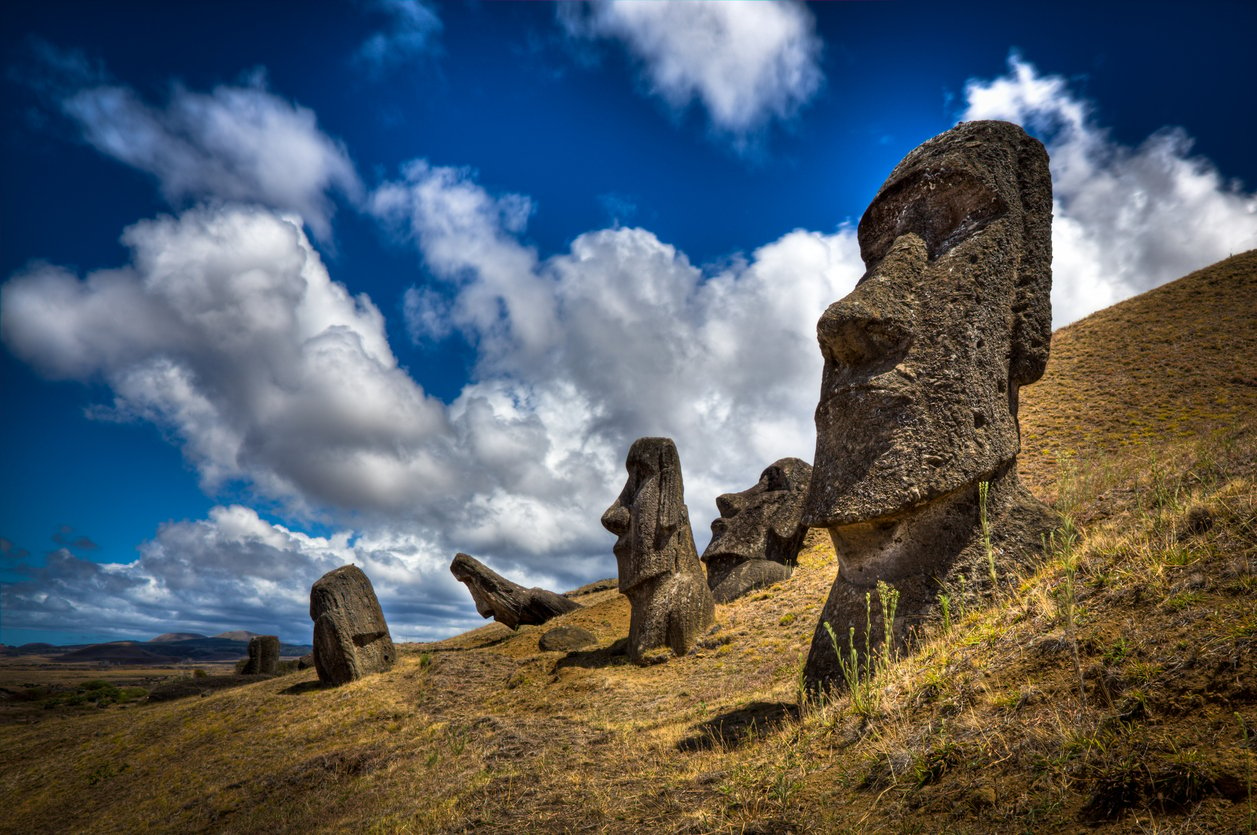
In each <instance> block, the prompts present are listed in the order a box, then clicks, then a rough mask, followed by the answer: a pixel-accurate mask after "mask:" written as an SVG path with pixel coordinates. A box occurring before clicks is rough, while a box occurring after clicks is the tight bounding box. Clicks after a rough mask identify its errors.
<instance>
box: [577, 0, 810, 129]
mask: <svg viewBox="0 0 1257 835" xmlns="http://www.w3.org/2000/svg"><path fill="white" fill-rule="evenodd" d="M560 19H561V20H562V21H563V23H564V25H565V27H566V29H567V31H568V32H569V33H570V34H572V35H575V36H578V37H580V36H583V37H604V38H613V39H616V40H618V41H620V42H622V43H623V44H624V46H625V48H626V49H627V50H628V51H629V52H630V53H631V54H632V55H633V56H634V57H635V58H636V59H637V60H638V61H640V62H641V66H642V71H643V73H644V75H645V77H646V79H647V80H648V82H649V86H650V90H651V92H653V93H655V94H657V95H659V96H660V97H662V98H663V100H664V101H666V102H667V103H668V104H669V105H671V106H672V107H673V108H676V109H683V108H685V107H686V106H688V105H689V104H690V103H691V102H692V101H695V100H697V101H699V102H701V103H702V106H703V107H704V109H706V111H707V114H708V116H709V117H710V119H711V122H712V124H713V125H714V126H715V127H716V128H717V129H719V130H720V131H724V132H727V133H730V134H735V135H740V134H747V133H749V132H753V131H755V130H757V129H759V128H761V127H763V126H764V125H765V124H766V123H767V122H768V121H770V120H771V119H774V118H776V119H784V118H788V117H790V116H791V115H793V114H794V113H795V112H796V111H797V110H798V108H799V107H800V106H801V105H803V104H804V103H806V102H807V101H808V100H809V99H810V98H811V97H812V96H813V95H814V94H815V93H816V91H817V90H818V89H819V88H820V86H821V82H822V80H823V78H824V76H823V74H822V73H821V69H820V53H821V47H822V44H821V40H820V38H819V37H818V36H817V34H816V32H815V21H814V20H813V19H812V15H811V13H810V12H809V11H808V10H807V9H806V8H805V7H804V6H803V4H802V3H796V2H793V1H792V0H790V1H788V2H787V1H786V0H783V1H782V2H757V0H727V2H720V3H693V2H682V1H681V0H676V2H670V1H665V2H650V3H641V2H633V0H599V1H598V2H594V3H591V4H589V5H588V6H587V7H575V6H572V7H569V6H567V5H564V6H562V8H561V9H560Z"/></svg>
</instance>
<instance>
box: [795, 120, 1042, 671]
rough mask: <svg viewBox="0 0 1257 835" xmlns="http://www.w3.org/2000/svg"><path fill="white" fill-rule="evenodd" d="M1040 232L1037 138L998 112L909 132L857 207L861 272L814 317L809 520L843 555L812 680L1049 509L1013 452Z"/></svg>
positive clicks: (1037, 536) (1007, 555)
mask: <svg viewBox="0 0 1257 835" xmlns="http://www.w3.org/2000/svg"><path fill="white" fill-rule="evenodd" d="M1051 234H1052V182H1051V178H1050V176H1049V173H1048V158H1047V153H1046V151H1045V150H1044V148H1043V146H1042V144H1040V143H1039V142H1038V140H1036V139H1033V138H1031V137H1030V136H1028V135H1027V134H1026V133H1025V132H1024V131H1023V130H1022V129H1021V128H1019V127H1017V126H1016V125H1012V124H1009V123H1007V122H990V121H983V122H966V123H964V124H961V125H959V126H958V127H956V128H954V129H952V130H950V131H948V132H946V133H944V134H942V135H940V136H937V137H935V138H934V139H931V140H930V141H928V142H926V143H925V144H923V145H921V146H920V147H918V148H917V149H915V150H914V151H912V152H911V153H909V154H908V155H907V156H906V157H905V158H904V159H903V161H902V162H900V163H899V165H898V166H897V167H896V168H895V170H894V171H892V172H891V174H890V177H889V178H887V180H886V182H885V183H884V184H883V185H882V187H881V190H880V191H879V192H878V193H877V196H876V197H875V198H874V200H873V202H872V204H871V205H870V206H869V208H868V210H867V211H866V212H865V213H864V216H863V218H861V220H860V225H859V230H858V237H859V242H860V255H861V257H862V258H863V259H864V263H865V266H866V272H865V274H864V276H863V277H862V278H861V279H860V281H859V282H858V283H857V285H856V287H855V289H854V290H852V291H851V293H850V294H848V295H847V296H846V297H845V298H843V299H841V300H839V301H837V302H835V303H834V304H832V305H830V307H829V309H828V310H826V311H825V313H824V314H823V315H822V316H821V318H820V321H819V322H818V323H817V326H816V331H817V338H818V340H819V343H820V349H821V354H822V356H823V358H824V372H823V376H822V379H821V396H820V403H819V405H818V406H817V408H816V458H815V463H814V464H813V470H812V481H811V485H810V487H809V491H808V496H807V500H806V503H805V505H804V511H803V521H804V523H805V524H807V525H808V526H809V527H824V528H826V529H828V531H829V535H830V538H831V539H832V540H833V543H834V549H835V551H836V552H837V555H838V562H839V573H838V579H837V580H836V581H835V582H834V586H833V588H832V590H831V591H830V595H829V599H828V601H827V602H826V603H825V607H824V609H823V611H822V613H821V617H820V622H819V623H818V624H817V627H816V632H815V634H814V636H813V639H812V647H811V650H810V653H809V655H808V660H807V664H806V669H805V682H806V684H807V686H808V687H809V688H811V689H812V690H814V691H816V690H824V689H828V688H831V687H836V686H838V687H840V686H842V685H843V676H842V670H841V666H840V664H839V660H838V653H839V652H841V653H842V654H843V657H844V658H849V655H848V653H849V652H850V650H851V648H852V647H855V648H856V649H857V650H858V651H859V652H860V653H863V652H864V649H865V647H866V646H868V647H869V648H871V649H872V654H873V655H875V656H876V655H877V654H878V652H879V648H880V647H882V646H883V644H882V642H883V641H885V640H889V641H891V642H892V646H893V647H897V648H899V647H903V646H905V645H907V644H908V643H910V642H911V640H912V636H913V635H914V634H915V633H916V631H918V629H919V627H920V625H921V623H922V622H923V621H926V620H929V619H931V618H936V617H938V608H939V598H940V595H942V594H952V595H955V594H956V593H958V591H959V590H960V589H967V590H968V592H969V593H974V592H975V591H976V592H978V593H983V592H989V591H990V590H991V589H992V587H993V586H995V585H999V584H1002V583H1004V582H1006V578H1007V576H1008V575H1009V574H1010V573H1011V572H1013V571H1015V570H1017V569H1018V568H1021V567H1024V566H1026V565H1027V564H1028V563H1029V562H1030V561H1031V560H1032V559H1033V558H1034V557H1035V556H1036V555H1037V554H1038V553H1039V551H1040V550H1041V542H1042V538H1043V536H1044V535H1045V534H1046V533H1048V532H1049V531H1051V530H1052V529H1053V528H1054V527H1055V526H1056V524H1057V519H1056V517H1055V516H1054V515H1053V513H1052V512H1051V511H1050V510H1049V509H1048V508H1047V507H1046V506H1045V505H1043V504H1042V503H1041V502H1039V501H1038V500H1036V499H1035V498H1034V497H1032V496H1031V495H1030V493H1029V492H1028V491H1027V490H1026V489H1025V488H1024V487H1023V486H1022V485H1021V484H1020V482H1019V481H1018V479H1017V469H1016V457H1017V453H1018V451H1019V449H1020V436H1019V430H1018V424H1017V400H1018V390H1019V389H1020V388H1021V386H1025V385H1029V384H1031V383H1033V382H1035V381H1036V380H1038V379H1039V377H1040V376H1042V374H1043V370H1044V367H1045V365H1046V364H1047V358H1048V343H1049V339H1050V336H1051V322H1052V316H1051V307H1050V292H1051V282H1052V273H1051V270H1052V251H1051V245H1052V244H1051ZM879 583H880V584H882V585H880V586H879ZM892 590H893V591H892ZM879 591H880V593H879ZM896 595H897V606H894V605H893V604H894V603H895V601H894V600H893V598H895V597H896ZM883 598H885V599H884V600H883ZM892 608H893V612H892ZM892 614H893V616H894V617H893V620H892V619H891V617H890V616H891V615H892ZM887 623H889V624H890V632H891V634H890V635H886V634H885V633H886V624H887ZM866 624H867V626H866ZM866 636H867V640H868V643H867V644H866ZM835 644H837V652H836V651H835Z"/></svg>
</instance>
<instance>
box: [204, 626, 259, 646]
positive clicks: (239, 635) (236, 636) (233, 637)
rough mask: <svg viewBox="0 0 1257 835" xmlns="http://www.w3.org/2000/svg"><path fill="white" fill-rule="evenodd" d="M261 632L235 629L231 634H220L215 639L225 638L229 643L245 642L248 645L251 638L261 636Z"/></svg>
mask: <svg viewBox="0 0 1257 835" xmlns="http://www.w3.org/2000/svg"><path fill="white" fill-rule="evenodd" d="M261 634H262V633H261V632H246V631H245V630H243V629H233V630H231V631H230V632H219V633H218V634H217V635H215V636H214V637H215V638H225V639H226V640H228V641H244V642H245V643H248V641H249V639H250V638H253V637H256V636H258V635H261Z"/></svg>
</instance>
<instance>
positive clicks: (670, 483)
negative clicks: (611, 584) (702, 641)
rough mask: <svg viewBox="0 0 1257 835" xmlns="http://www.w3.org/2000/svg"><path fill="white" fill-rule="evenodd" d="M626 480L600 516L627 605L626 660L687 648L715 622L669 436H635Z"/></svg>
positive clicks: (643, 659) (651, 657) (647, 660)
mask: <svg viewBox="0 0 1257 835" xmlns="http://www.w3.org/2000/svg"><path fill="white" fill-rule="evenodd" d="M626 467H627V468H628V481H627V482H626V483H625V485H624V489H623V490H622V491H621V492H620V497H619V498H618V499H616V500H615V503H614V504H612V505H611V507H609V508H607V511H606V512H605V513H603V514H602V526H603V527H604V528H606V529H607V530H609V531H610V532H611V533H613V534H615V535H616V540H615V548H614V551H615V560H616V564H617V566H618V568H619V575H620V591H621V592H622V593H623V594H624V595H625V596H627V597H628V599H629V604H630V606H631V608H632V611H631V614H630V617H629V636H628V650H627V651H628V657H629V659H630V660H631V661H633V662H635V663H639V664H642V663H650V662H652V661H656V660H659V659H658V658H657V657H656V655H655V653H652V652H651V650H656V649H659V648H661V647H667V648H668V649H671V650H672V652H673V654H675V655H684V654H685V653H687V652H689V650H690V648H691V647H692V646H693V645H694V642H695V641H697V640H698V636H699V635H700V634H701V633H702V632H703V630H705V629H706V628H707V627H708V626H710V625H711V622H712V621H713V620H714V619H715V610H716V607H715V604H714V603H713V602H712V597H711V591H710V590H709V589H708V588H707V581H706V579H705V578H704V576H703V567H702V564H701V563H699V561H698V552H697V551H696V549H695V548H694V534H693V531H691V530H690V515H689V510H688V509H687V508H686V506H685V489H684V485H683V484H682V482H681V459H680V457H679V456H678V455H677V448H676V445H675V444H674V443H673V442H672V440H671V439H669V438H639V439H637V440H636V441H634V442H633V446H632V447H630V448H629V454H628V461H627V463H626Z"/></svg>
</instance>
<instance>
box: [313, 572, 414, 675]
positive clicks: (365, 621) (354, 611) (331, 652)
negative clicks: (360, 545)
mask: <svg viewBox="0 0 1257 835" xmlns="http://www.w3.org/2000/svg"><path fill="white" fill-rule="evenodd" d="M310 619H311V620H313V621H314V668H315V670H317V671H318V674H319V680H320V681H323V682H325V683H328V684H345V683H346V682H350V681H353V680H355V679H359V678H362V677H363V676H366V675H370V674H371V673H380V672H384V671H385V670H387V669H390V668H391V667H392V666H393V662H394V661H396V660H397V650H396V649H395V648H394V647H393V639H392V637H391V636H390V635H389V634H388V624H387V623H385V622H384V612H383V610H382V609H380V601H379V600H378V599H377V598H376V596H375V589H373V588H372V587H371V581H370V580H369V579H367V575H366V574H364V573H363V572H362V569H361V568H358V567H357V566H356V565H342V566H341V567H340V568H337V569H336V570H334V571H329V572H327V573H326V574H324V575H323V576H322V577H320V578H319V579H318V581H317V582H315V584H314V586H313V587H312V588H311V589H310Z"/></svg>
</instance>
